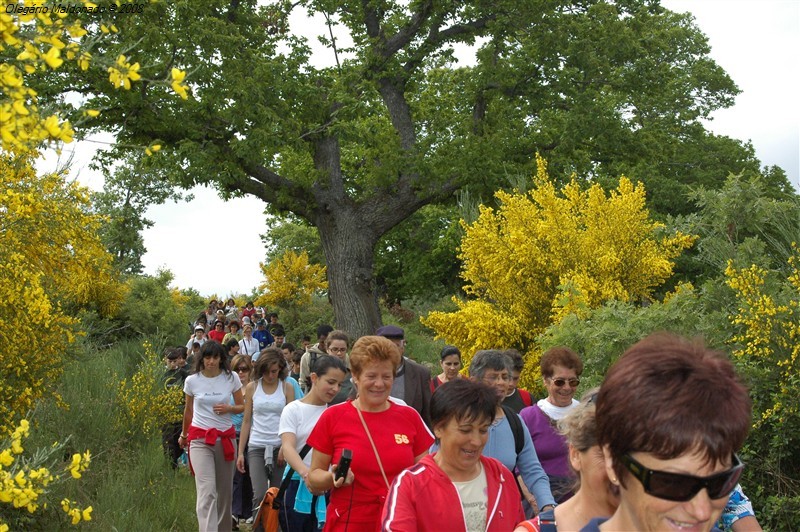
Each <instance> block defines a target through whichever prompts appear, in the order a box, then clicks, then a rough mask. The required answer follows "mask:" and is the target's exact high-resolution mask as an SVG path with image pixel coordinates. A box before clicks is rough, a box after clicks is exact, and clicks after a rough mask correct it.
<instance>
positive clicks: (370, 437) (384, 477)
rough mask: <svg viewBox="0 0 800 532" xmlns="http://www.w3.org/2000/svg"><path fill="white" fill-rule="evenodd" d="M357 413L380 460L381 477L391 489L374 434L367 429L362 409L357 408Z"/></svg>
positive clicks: (373, 450) (376, 457)
mask: <svg viewBox="0 0 800 532" xmlns="http://www.w3.org/2000/svg"><path fill="white" fill-rule="evenodd" d="M356 412H358V417H359V419H361V424H362V425H364V431H366V433H367V438H369V443H370V445H372V452H374V453H375V459H376V460H378V467H379V468H380V469H381V475H383V481H384V482H385V483H386V489H387V490H388V489H391V486H390V485H389V479H387V478H386V472H385V471H384V470H383V462H381V455H379V454H378V448H377V447H375V442H374V441H373V440H372V434H370V432H369V428H368V427H367V422H366V421H364V415H363V414H362V413H361V409H360V408H358V407H356Z"/></svg>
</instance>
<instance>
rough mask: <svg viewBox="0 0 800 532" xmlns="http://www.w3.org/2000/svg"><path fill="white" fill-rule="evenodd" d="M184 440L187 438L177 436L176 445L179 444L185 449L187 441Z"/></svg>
mask: <svg viewBox="0 0 800 532" xmlns="http://www.w3.org/2000/svg"><path fill="white" fill-rule="evenodd" d="M186 440H187V438H184V437H183V436H179V437H178V445H179V446H180V448H181V449H186V446H187V445H188V443H189V442H188V441H186Z"/></svg>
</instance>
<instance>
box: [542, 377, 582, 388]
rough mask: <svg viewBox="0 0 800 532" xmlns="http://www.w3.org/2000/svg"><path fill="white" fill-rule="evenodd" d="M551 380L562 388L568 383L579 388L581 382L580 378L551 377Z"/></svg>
mask: <svg viewBox="0 0 800 532" xmlns="http://www.w3.org/2000/svg"><path fill="white" fill-rule="evenodd" d="M550 382H552V383H553V384H555V385H556V386H558V387H559V388H561V387H562V386H564V385H565V384H566V383H569V385H570V386H572V387H573V388H577V387H578V385H579V384H580V383H581V380H580V379H574V378H573V379H550Z"/></svg>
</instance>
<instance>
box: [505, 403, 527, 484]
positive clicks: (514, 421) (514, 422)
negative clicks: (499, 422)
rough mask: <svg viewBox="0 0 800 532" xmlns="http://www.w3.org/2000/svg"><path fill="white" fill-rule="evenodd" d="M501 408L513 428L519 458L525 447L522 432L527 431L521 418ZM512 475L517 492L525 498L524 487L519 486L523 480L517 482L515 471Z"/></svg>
mask: <svg viewBox="0 0 800 532" xmlns="http://www.w3.org/2000/svg"><path fill="white" fill-rule="evenodd" d="M501 406H502V407H503V412H505V413H506V417H507V418H508V425H509V426H510V427H511V433H512V434H513V435H514V451H515V453H516V456H517V457H519V453H521V452H522V448H523V447H525V433H524V432H522V431H523V430H526V429H525V427H523V426H522V420H521V419H520V418H519V416H518V415H517V413H516V412H514V411H513V410H511V409H510V408H509V407H507V406H505V405H501ZM511 474H512V475H514V484H516V485H517V490H519V495H520V497H522V498H524V496H525V494H524V493H523V492H522V487H521V486H520V485H519V483H520V482H521V480H517V475H516V474H515V473H514V472H513V471H512V472H511Z"/></svg>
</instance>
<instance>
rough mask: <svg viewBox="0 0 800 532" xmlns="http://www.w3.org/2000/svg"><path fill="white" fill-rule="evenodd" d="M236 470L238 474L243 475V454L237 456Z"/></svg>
mask: <svg viewBox="0 0 800 532" xmlns="http://www.w3.org/2000/svg"><path fill="white" fill-rule="evenodd" d="M236 469H238V470H239V473H241V474H244V473H245V469H244V455H243V454H240V455H239V456H238V457H237V458H236Z"/></svg>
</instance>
